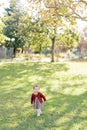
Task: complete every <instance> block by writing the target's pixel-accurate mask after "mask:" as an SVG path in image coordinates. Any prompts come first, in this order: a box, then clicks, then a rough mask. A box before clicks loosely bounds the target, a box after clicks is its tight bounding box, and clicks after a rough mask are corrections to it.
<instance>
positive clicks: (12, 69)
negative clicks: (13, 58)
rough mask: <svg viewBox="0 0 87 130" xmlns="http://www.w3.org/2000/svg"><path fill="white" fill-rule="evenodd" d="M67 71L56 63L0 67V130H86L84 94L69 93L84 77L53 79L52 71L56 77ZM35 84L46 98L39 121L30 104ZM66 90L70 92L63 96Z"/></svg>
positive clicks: (85, 93)
mask: <svg viewBox="0 0 87 130" xmlns="http://www.w3.org/2000/svg"><path fill="white" fill-rule="evenodd" d="M68 70H69V67H68V65H66V64H59V63H56V64H51V63H28V62H27V63H17V64H14V63H12V64H6V65H3V66H1V68H0V79H1V80H0V86H1V87H0V112H1V113H0V130H77V129H82V130H86V128H87V125H86V124H87V121H86V119H87V115H86V113H87V100H86V99H87V92H86V91H83V92H82V93H79V94H76V91H75V92H73V89H74V90H75V89H76V88H77V87H79V86H81V85H82V83H85V82H84V81H86V77H85V76H82V75H80V76H79V79H78V77H77V76H71V75H67V76H66V77H64V75H62V76H61V77H60V76H57V77H56V76H55V77H54V75H55V74H56V72H57V75H58V74H59V73H60V72H61V73H62V72H63V74H65V73H66V72H67V73H68ZM59 79H60V81H61V84H59V82H58V80H59ZM67 80H68V81H70V83H69V82H68V83H67ZM73 81H74V83H72V82H73ZM77 81H80V82H79V83H78V82H77ZM76 82H77V83H76ZM36 83H39V84H40V85H41V86H43V88H42V90H43V91H44V93H45V94H46V95H47V102H46V103H45V107H44V110H43V114H42V116H41V117H39V118H37V117H36V113H35V110H34V109H32V106H31V104H30V96H31V93H32V86H33V85H34V84H36ZM71 83H72V84H71ZM85 86H86V84H84V85H83V87H84V89H86V88H85ZM67 88H69V89H70V93H66V91H65V89H67ZM72 92H73V93H72Z"/></svg>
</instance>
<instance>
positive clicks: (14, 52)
mask: <svg viewBox="0 0 87 130" xmlns="http://www.w3.org/2000/svg"><path fill="white" fill-rule="evenodd" d="M16 50H17V48H16V47H14V51H13V58H15V57H16Z"/></svg>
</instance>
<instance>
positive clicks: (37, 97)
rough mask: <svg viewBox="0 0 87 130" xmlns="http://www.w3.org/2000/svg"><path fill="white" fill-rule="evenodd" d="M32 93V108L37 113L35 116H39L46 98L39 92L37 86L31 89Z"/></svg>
mask: <svg viewBox="0 0 87 130" xmlns="http://www.w3.org/2000/svg"><path fill="white" fill-rule="evenodd" d="M33 89H34V92H33V93H32V95H31V104H33V105H34V108H35V109H36V111H37V116H40V114H41V113H42V112H41V108H42V107H43V102H44V101H46V97H45V96H44V95H43V94H42V93H41V92H39V86H38V85H35V86H34V87H33Z"/></svg>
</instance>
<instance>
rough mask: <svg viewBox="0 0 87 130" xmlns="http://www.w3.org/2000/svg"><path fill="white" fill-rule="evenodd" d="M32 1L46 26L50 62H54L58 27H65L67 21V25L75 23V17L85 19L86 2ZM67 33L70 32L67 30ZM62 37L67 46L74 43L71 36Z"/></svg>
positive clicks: (62, 0)
mask: <svg viewBox="0 0 87 130" xmlns="http://www.w3.org/2000/svg"><path fill="white" fill-rule="evenodd" d="M33 2H34V4H35V3H36V6H37V5H38V7H39V11H38V15H39V18H41V19H42V20H43V22H44V24H45V25H46V26H47V29H48V36H49V38H50V39H51V42H52V62H54V48H55V41H56V37H57V36H58V27H62V28H65V27H66V28H67V24H66V23H68V24H69V26H71V25H75V24H76V18H80V19H84V20H86V17H85V16H84V14H85V13H84V6H87V2H86V1H81V0H78V1H75V0H67V1H65V0H59V1H58V0H45V1H42V0H36V1H34V0H33ZM41 5H42V6H41ZM69 33H71V32H70V31H69ZM71 34H72V33H71ZM71 34H70V35H71ZM62 38H63V40H62ZM62 38H61V40H62V41H64V40H65V41H64V42H63V43H65V42H67V41H68V43H69V44H67V43H66V45H67V46H73V44H75V42H73V41H74V40H72V38H71V37H69V38H68V36H67V38H64V36H63V37H62ZM73 38H75V37H73ZM75 39H76V38H75ZM59 41H60V40H59ZM77 41H78V40H77Z"/></svg>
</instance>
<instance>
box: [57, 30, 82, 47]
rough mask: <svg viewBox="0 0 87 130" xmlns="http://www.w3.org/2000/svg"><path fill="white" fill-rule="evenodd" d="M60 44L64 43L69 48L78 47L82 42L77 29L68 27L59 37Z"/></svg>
mask: <svg viewBox="0 0 87 130" xmlns="http://www.w3.org/2000/svg"><path fill="white" fill-rule="evenodd" d="M57 41H59V44H61V43H62V44H64V45H65V46H67V47H68V48H71V47H77V46H78V43H79V42H80V34H79V33H77V32H76V31H75V30H71V29H66V30H64V32H62V34H60V35H59V36H58V37H57Z"/></svg>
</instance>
